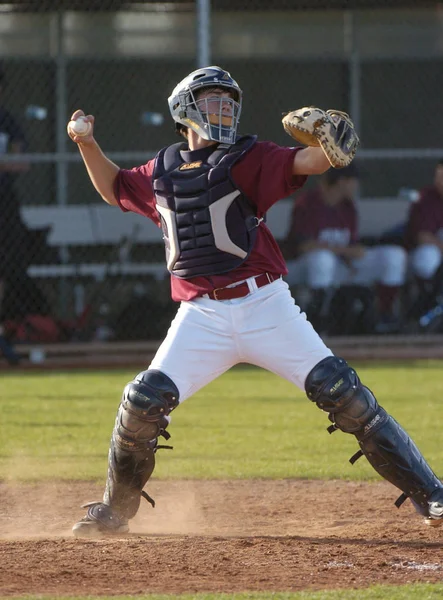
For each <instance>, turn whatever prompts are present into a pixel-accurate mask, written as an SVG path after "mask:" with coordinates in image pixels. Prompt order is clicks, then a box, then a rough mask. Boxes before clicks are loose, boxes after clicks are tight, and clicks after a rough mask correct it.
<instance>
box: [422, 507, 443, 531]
mask: <svg viewBox="0 0 443 600" xmlns="http://www.w3.org/2000/svg"><path fill="white" fill-rule="evenodd" d="M425 523H426V525H428V526H429V527H440V526H441V525H443V504H442V503H441V502H429V516H428V517H426V518H425Z"/></svg>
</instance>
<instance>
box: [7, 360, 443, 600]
mask: <svg viewBox="0 0 443 600" xmlns="http://www.w3.org/2000/svg"><path fill="white" fill-rule="evenodd" d="M354 366H355V367H356V368H357V370H358V373H359V375H360V377H361V379H362V380H363V382H364V383H365V384H366V385H367V386H368V387H369V388H371V389H372V390H373V391H374V393H375V394H376V396H377V398H378V400H379V402H380V404H382V405H383V406H384V407H385V408H386V409H387V410H388V411H389V412H390V413H391V414H392V415H393V416H394V417H395V418H396V419H397V420H398V421H400V423H401V424H402V425H403V426H404V428H405V429H406V430H407V431H408V432H409V433H410V435H411V436H412V437H413V439H414V440H415V441H416V443H417V444H418V446H419V447H420V449H421V450H422V452H423V454H424V455H425V457H426V458H427V460H428V461H429V462H430V463H431V465H432V466H433V467H434V469H435V470H436V472H437V474H439V475H440V476H442V475H443V444H442V443H441V439H442V436H441V431H442V427H443V411H442V410H441V404H442V398H443V363H442V362H439V361H416V362H410V363H384V364H362V365H354ZM134 375H135V372H133V371H124V370H120V371H101V372H89V371H87V372H80V371H72V372H42V373H36V372H29V373H17V372H16V373H14V372H11V373H10V374H9V373H8V374H5V375H2V377H1V379H0V398H1V403H0V411H1V428H0V479H1V480H3V481H15V480H16V481H37V480H42V479H56V480H57V479H58V480H61V479H66V480H100V481H103V480H104V476H105V473H106V463H107V449H108V442H109V438H110V434H111V430H112V427H113V423H114V418H115V412H116V409H117V406H118V403H119V398H120V395H121V391H122V389H123V387H124V385H125V384H126V382H127V381H129V380H131V379H132V377H133V376H134ZM328 424H329V421H328V419H327V415H326V413H323V412H321V411H320V410H319V409H318V408H317V407H316V406H315V405H314V404H312V403H311V402H310V401H308V400H307V399H306V397H305V395H304V393H303V392H301V391H299V390H297V389H296V388H295V387H294V386H292V385H290V384H289V383H287V382H286V381H284V380H281V379H279V378H277V377H276V376H274V375H272V374H269V373H267V372H265V371H262V370H259V369H255V368H249V367H246V366H239V367H237V368H235V369H233V370H231V371H230V372H229V373H227V374H225V375H224V376H223V377H221V378H220V379H218V380H216V381H214V382H213V383H212V384H211V385H209V386H208V387H207V388H206V389H205V390H203V391H201V392H200V393H198V394H196V395H195V396H194V397H193V398H190V399H189V400H187V401H186V402H185V404H184V405H182V406H181V407H179V408H178V409H177V410H176V411H175V413H174V414H173V420H172V424H171V426H170V427H169V431H170V432H171V434H172V439H171V441H170V443H172V445H173V446H174V450H173V451H172V452H167V451H165V452H163V453H161V454H159V456H158V466H157V469H156V471H155V477H156V478H157V479H183V478H187V479H225V478H237V479H247V478H274V479H279V478H310V479H314V478H323V479H324V478H329V479H332V478H334V479H335V478H341V479H354V480H378V479H379V476H378V475H377V474H376V473H375V472H374V471H373V470H372V469H371V467H370V466H369V464H368V463H367V462H366V461H363V460H361V461H358V462H357V463H356V465H354V466H351V465H350V464H349V462H348V459H349V457H350V456H351V455H352V454H353V453H354V452H355V451H356V450H357V448H358V446H357V443H356V441H355V439H354V437H353V436H348V435H345V434H343V433H341V432H336V433H335V434H334V435H332V436H330V435H328V433H327V432H326V427H327V426H328ZM441 597H443V585H422V586H419V585H412V586H404V587H400V588H394V587H390V586H384V587H375V588H371V589H367V590H366V591H362V590H357V591H353V590H344V591H330V592H304V593H275V594H269V593H267V594H252V593H250V594H235V595H226V594H225V595H223V594H218V595H217V594H200V595H193V596H170V595H168V596H166V595H162V596H159V595H150V596H139V597H138V598H146V599H148V598H149V599H150V600H170V599H171V598H180V599H181V600H191V598H192V599H195V600H226V599H228V598H235V599H238V600H245V599H251V600H252V599H254V600H259V599H260V600H261V599H265V598H266V599H274V600H302V599H303V600H307V599H310V600H320V599H325V600H329V599H336V598H337V599H338V598H340V599H342V598H343V599H346V600H354V599H357V598H358V599H359V600H360V599H362V600H366V599H369V598H371V599H379V598H380V599H386V600H388V599H389V600H397V599H403V598H405V599H406V598H407V599H410V598H411V599H415V598H420V599H421V600H425V599H427V598H432V599H433V598H441ZM27 598H29V596H27ZM33 598H43V597H42V596H34V597H33ZM83 598H84V597H83ZM115 598H116V597H115ZM66 600H67V599H66ZM102 600H103V597H102Z"/></svg>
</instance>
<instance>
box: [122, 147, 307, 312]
mask: <svg viewBox="0 0 443 600" xmlns="http://www.w3.org/2000/svg"><path fill="white" fill-rule="evenodd" d="M299 150H301V148H284V147H281V146H277V145H276V144H273V143H272V142H257V143H256V144H255V145H254V146H253V148H252V149H251V150H250V151H249V152H248V153H247V154H246V155H245V156H244V158H243V159H242V160H240V161H239V162H237V163H236V164H235V165H234V166H233V167H232V173H231V175H232V179H233V180H234V183H235V185H236V186H237V187H238V188H240V189H241V190H242V191H243V193H244V194H245V196H246V197H247V198H248V199H249V201H250V202H252V203H253V204H254V205H255V206H256V207H257V216H258V217H262V216H263V215H264V214H265V213H266V211H267V210H269V208H270V207H271V206H272V205H273V204H275V203H276V202H277V201H278V200H281V199H282V198H286V197H287V196H289V195H290V194H291V193H293V192H294V191H295V190H297V189H298V188H300V187H301V186H303V185H304V183H305V181H306V179H307V178H306V177H305V176H298V177H294V176H293V175H292V168H293V163H294V157H295V154H296V153H297V152H298V151H299ZM195 152H196V153H198V152H199V150H196V151H195ZM190 154H192V153H190ZM190 162H192V161H190ZM154 165H155V159H154V160H150V161H149V162H148V163H146V164H145V165H142V166H141V167H137V168H135V169H131V170H126V169H121V170H120V172H119V174H118V176H117V179H116V182H115V187H114V191H115V195H116V198H117V201H118V204H119V206H120V208H121V209H122V210H123V211H131V212H135V213H138V214H140V215H143V216H145V217H148V218H149V219H151V220H152V221H154V223H155V224H156V225H157V226H158V227H160V226H161V225H160V218H159V215H158V213H157V210H156V208H155V204H156V202H155V196H154V192H153V190H152V173H153V170H154ZM266 272H267V273H270V274H271V275H273V276H274V277H279V276H280V275H286V273H287V269H286V265H285V262H284V259H283V256H282V254H281V252H280V248H279V246H278V244H277V242H276V241H275V239H274V237H273V235H272V233H271V232H270V230H269V228H268V227H267V226H266V225H265V224H264V223H263V222H262V223H261V224H260V226H259V227H258V232H257V239H256V241H255V245H254V248H253V249H252V252H251V254H250V255H249V256H248V258H247V259H246V260H245V262H244V263H243V264H241V265H240V266H239V267H238V268H237V269H234V270H233V271H229V272H228V273H221V274H219V275H212V276H210V277H193V278H191V279H179V278H178V277H174V276H171V295H172V299H173V300H176V301H178V302H180V301H182V300H191V299H192V298H195V297H197V296H202V295H203V294H207V293H208V292H211V291H212V290H214V289H216V288H220V287H225V286H227V285H230V284H231V283H235V282H237V281H241V280H243V279H247V278H248V277H253V276H254V275H260V274H261V273H266Z"/></svg>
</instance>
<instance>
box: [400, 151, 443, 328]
mask: <svg viewBox="0 0 443 600" xmlns="http://www.w3.org/2000/svg"><path fill="white" fill-rule="evenodd" d="M405 244H406V247H407V248H408V249H409V250H410V254H411V268H412V273H413V275H414V277H415V279H416V282H417V284H418V297H417V299H416V302H415V304H414V306H413V307H412V309H411V313H412V314H411V316H415V317H417V316H419V315H420V314H422V313H423V312H424V311H426V310H428V309H429V308H430V307H431V306H432V305H433V304H435V302H436V295H438V293H441V292H442V291H443V290H442V287H443V282H442V279H443V273H442V269H441V265H442V256H443V158H442V159H441V160H440V161H439V162H438V163H437V165H436V167H435V172H434V182H433V185H430V186H427V187H425V188H423V189H422V190H421V191H420V196H419V199H418V201H417V202H414V203H412V204H411V208H410V210H409V215H408V220H407V224H406V237H405Z"/></svg>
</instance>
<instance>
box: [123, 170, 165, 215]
mask: <svg viewBox="0 0 443 600" xmlns="http://www.w3.org/2000/svg"><path fill="white" fill-rule="evenodd" d="M154 165H155V159H153V160H150V161H149V162H148V163H146V164H145V165H142V166H141V167H136V168H134V169H120V171H119V172H118V175H117V178H116V180H115V183H114V194H115V197H116V198H117V202H118V205H119V206H120V208H121V209H122V210H123V211H124V212H128V211H129V212H135V213H138V214H139V215H143V216H144V217H148V218H149V219H151V220H152V221H154V223H155V224H156V225H160V220H159V217H158V213H157V210H156V208H155V196H154V191H153V189H152V173H153V171H154Z"/></svg>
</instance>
